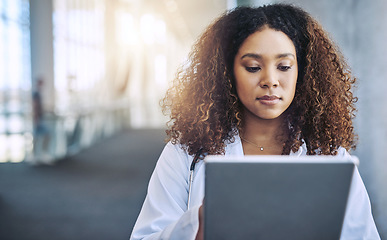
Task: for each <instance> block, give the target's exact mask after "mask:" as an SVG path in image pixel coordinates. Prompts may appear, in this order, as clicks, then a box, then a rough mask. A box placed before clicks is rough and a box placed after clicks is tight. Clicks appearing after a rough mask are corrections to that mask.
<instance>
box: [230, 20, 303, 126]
mask: <svg viewBox="0 0 387 240" xmlns="http://www.w3.org/2000/svg"><path fill="white" fill-rule="evenodd" d="M234 76H235V79H236V89H237V94H238V97H239V99H240V101H241V102H242V104H243V106H244V108H245V110H246V111H245V113H246V114H251V115H252V116H254V117H258V118H261V119H275V118H277V117H279V116H281V114H282V113H283V112H284V111H285V110H286V109H287V108H288V107H289V105H290V104H291V103H292V101H293V98H294V94H295V91H296V83H297V76H298V66H297V56H296V49H295V47H294V44H293V42H292V41H291V40H290V39H289V37H288V36H287V35H286V34H285V33H283V32H281V31H276V30H273V29H271V28H268V27H264V28H263V29H262V30H260V31H257V32H255V33H253V34H251V35H250V36H249V37H248V38H246V40H245V41H244V42H243V43H242V45H241V47H240V48H239V50H238V53H237V54H236V56H235V59H234Z"/></svg>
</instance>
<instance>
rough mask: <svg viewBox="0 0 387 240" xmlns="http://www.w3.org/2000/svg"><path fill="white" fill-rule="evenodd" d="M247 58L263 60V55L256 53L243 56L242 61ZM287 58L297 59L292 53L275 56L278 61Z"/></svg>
mask: <svg viewBox="0 0 387 240" xmlns="http://www.w3.org/2000/svg"><path fill="white" fill-rule="evenodd" d="M246 57H250V58H255V59H262V55H260V54H256V53H246V54H245V55H243V56H242V57H241V59H243V58H246ZM286 57H293V58H294V59H296V57H295V56H294V54H292V53H281V54H277V55H276V56H275V58H276V59H279V58H286Z"/></svg>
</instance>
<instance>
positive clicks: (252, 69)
mask: <svg viewBox="0 0 387 240" xmlns="http://www.w3.org/2000/svg"><path fill="white" fill-rule="evenodd" d="M259 70H261V67H246V71H248V72H251V73H255V72H258V71H259Z"/></svg>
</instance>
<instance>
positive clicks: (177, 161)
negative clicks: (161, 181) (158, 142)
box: [157, 142, 192, 170]
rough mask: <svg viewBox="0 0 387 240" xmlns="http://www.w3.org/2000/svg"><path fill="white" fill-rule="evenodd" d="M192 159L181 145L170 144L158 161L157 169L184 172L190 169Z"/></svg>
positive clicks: (166, 146)
mask: <svg viewBox="0 0 387 240" xmlns="http://www.w3.org/2000/svg"><path fill="white" fill-rule="evenodd" d="M190 159H192V156H190V155H189V154H188V153H187V151H186V150H184V149H183V147H182V145H181V144H173V143H171V142H168V143H167V144H166V145H165V147H164V149H163V151H162V153H161V155H160V158H159V160H158V161H157V167H161V168H171V169H175V170H182V169H184V170H185V169H187V168H189V162H190Z"/></svg>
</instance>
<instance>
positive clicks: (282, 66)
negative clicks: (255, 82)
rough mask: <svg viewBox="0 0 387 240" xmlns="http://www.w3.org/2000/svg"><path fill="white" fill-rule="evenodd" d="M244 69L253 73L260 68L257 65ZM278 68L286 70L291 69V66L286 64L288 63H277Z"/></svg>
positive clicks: (282, 70)
mask: <svg viewBox="0 0 387 240" xmlns="http://www.w3.org/2000/svg"><path fill="white" fill-rule="evenodd" d="M245 69H246V71H248V72H250V73H255V72H258V71H260V70H261V69H262V68H261V67H259V66H257V67H245ZM277 69H278V70H280V71H281V72H286V71H288V70H290V69H292V66H288V65H279V66H278V67H277Z"/></svg>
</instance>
